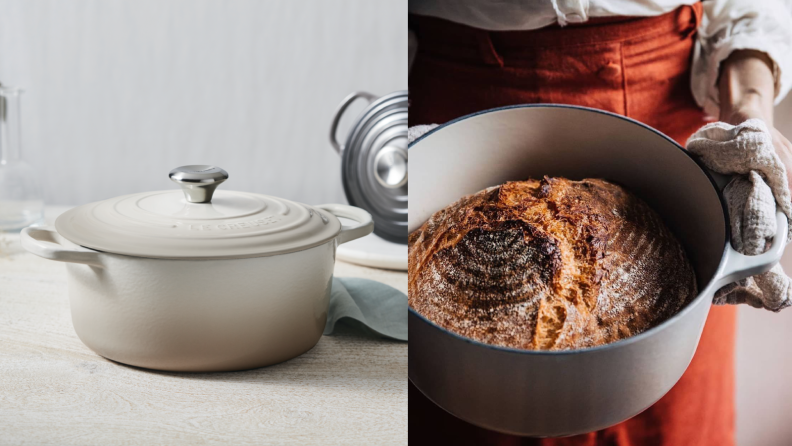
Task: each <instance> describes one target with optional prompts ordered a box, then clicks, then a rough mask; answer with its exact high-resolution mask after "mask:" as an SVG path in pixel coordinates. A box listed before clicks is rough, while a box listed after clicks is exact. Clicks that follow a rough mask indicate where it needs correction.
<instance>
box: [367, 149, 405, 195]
mask: <svg viewBox="0 0 792 446" xmlns="http://www.w3.org/2000/svg"><path fill="white" fill-rule="evenodd" d="M374 177H375V178H376V179H377V182H378V183H379V184H381V185H382V186H383V187H387V188H388V189H395V188H399V187H402V186H404V185H405V184H407V151H406V150H404V149H403V148H401V147H394V146H385V147H383V148H382V150H380V151H379V153H377V156H376V157H374Z"/></svg>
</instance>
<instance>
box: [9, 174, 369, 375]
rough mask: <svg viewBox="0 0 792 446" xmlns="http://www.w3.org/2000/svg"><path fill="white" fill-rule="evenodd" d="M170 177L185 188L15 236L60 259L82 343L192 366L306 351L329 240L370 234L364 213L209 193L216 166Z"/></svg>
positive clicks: (313, 336) (80, 211) (87, 210)
mask: <svg viewBox="0 0 792 446" xmlns="http://www.w3.org/2000/svg"><path fill="white" fill-rule="evenodd" d="M170 177H171V179H172V180H174V181H175V182H177V183H179V184H180V185H181V186H182V189H183V191H179V190H171V191H158V192H146V193H140V194H133V195H125V196H121V197H117V198H112V199H109V200H105V201H100V202H96V203H90V204H87V205H84V206H80V207H77V208H74V209H71V210H69V211H67V212H66V213H64V214H63V215H61V216H60V217H58V219H57V220H56V221H55V228H27V229H25V230H23V231H22V234H21V238H22V245H23V246H24V247H25V249H27V250H28V251H30V252H32V253H33V254H36V255H38V256H41V257H44V258H47V259H51V260H57V261H61V262H67V269H68V276H69V299H70V303H71V312H72V321H73V323H74V329H75V331H76V332H77V335H78V336H79V337H80V339H81V340H82V341H83V342H84V343H85V344H86V345H87V346H88V347H90V348H91V349H92V350H94V351H95V352H96V353H98V354H100V355H102V356H104V357H106V358H109V359H112V360H114V361H118V362H122V363H124V364H130V365H135V366H139V367H146V368H152V369H160V370H173V371H192V372H197V371H221V370H241V369H249V368H254V367H261V366H265V365H270V364H275V363H278V362H281V361H285V360H287V359H290V358H293V357H295V356H298V355H300V354H301V353H303V352H305V351H307V350H309V349H310V348H311V347H313V346H314V345H315V344H316V343H317V342H318V340H319V338H320V337H321V336H322V332H323V330H324V327H325V321H326V318H327V311H328V304H329V297H330V287H331V283H332V276H333V266H334V261H335V250H336V246H337V245H338V244H340V243H344V242H348V241H350V240H354V239H356V238H359V237H363V236H365V235H368V234H370V233H371V231H372V229H373V222H372V219H371V216H370V215H369V214H368V213H367V212H366V211H363V210H362V209H359V208H355V207H352V206H345V205H340V204H328V205H320V206H313V207H312V206H306V205H303V204H300V203H295V202H292V201H288V200H284V199H280V198H276V197H270V196H266V195H260V194H253V193H245V192H231V191H224V190H219V191H217V192H216V193H215V188H216V187H217V185H219V184H220V183H222V182H223V181H225V180H226V179H227V178H228V174H227V173H226V172H225V171H223V170H222V169H219V168H217V167H213V166H185V167H181V168H178V169H174V170H173V171H171V173H170ZM182 192H183V193H182ZM337 217H345V218H350V219H352V220H355V221H356V222H357V224H356V225H355V226H351V227H347V226H342V225H341V223H340V221H339V220H338V218H337Z"/></svg>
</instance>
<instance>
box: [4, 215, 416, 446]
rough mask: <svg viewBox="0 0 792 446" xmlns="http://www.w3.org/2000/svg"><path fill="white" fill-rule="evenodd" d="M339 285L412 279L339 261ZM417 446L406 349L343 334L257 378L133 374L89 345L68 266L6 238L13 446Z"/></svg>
mask: <svg viewBox="0 0 792 446" xmlns="http://www.w3.org/2000/svg"><path fill="white" fill-rule="evenodd" d="M57 211H58V210H57V209H56V210H54V212H48V217H49V218H51V217H52V215H54V214H55V213H57ZM335 273H336V275H337V276H339V277H365V278H370V279H374V280H378V281H381V282H383V283H386V284H388V285H391V286H393V287H395V288H398V289H400V290H402V291H405V292H406V288H407V274H406V273H402V272H393V271H385V270H377V269H371V268H365V267H360V266H355V265H351V264H348V263H343V262H340V261H339V262H337V264H336V268H335ZM406 443H407V344H406V343H400V342H393V341H387V340H384V339H379V338H373V337H369V336H366V335H363V334H358V333H357V332H355V331H354V330H353V329H352V328H349V327H344V326H339V328H338V330H337V334H334V335H333V336H323V337H322V339H321V340H320V341H319V344H317V346H316V347H314V348H313V349H312V350H311V351H309V352H307V353H305V354H304V355H302V356H299V357H297V358H295V359H292V360H290V361H287V362H285V363H282V364H278V365H274V366H270V367H264V368H260V369H255V370H249V371H244V372H232V373H203V374H190V373H171V372H158V371H152V370H145V369H140V368H136V367H130V366H125V365H122V364H119V363H115V362H113V361H109V360H107V359H105V358H102V357H101V356H99V355H97V354H96V353H94V352H93V351H91V350H90V349H88V347H86V346H85V345H83V343H82V342H80V340H79V339H78V338H77V335H76V334H75V333H74V329H73V328H72V324H71V315H70V312H69V300H68V293H67V289H66V268H65V266H64V265H63V264H60V263H58V262H53V261H48V260H44V259H41V258H39V257H36V256H33V255H32V254H29V253H27V252H26V251H24V250H23V249H22V247H21V246H20V244H19V236H18V235H17V234H0V444H1V445H6V444H36V445H38V444H42V445H44V444H52V445H131V444H146V445H151V444H168V445H179V444H189V445H211V444H234V445H252V444H326V445H335V444H338V445H341V444H343V445H347V444H367V445H368V444H378V445H379V444H406Z"/></svg>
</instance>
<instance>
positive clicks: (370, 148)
mask: <svg viewBox="0 0 792 446" xmlns="http://www.w3.org/2000/svg"><path fill="white" fill-rule="evenodd" d="M358 99H365V100H366V101H368V102H369V104H368V106H367V107H366V108H365V110H363V112H361V113H360V115H359V116H358V117H357V119H356V120H355V123H354V124H353V125H352V128H351V129H350V130H349V133H348V134H347V137H346V142H345V143H344V144H341V143H339V142H338V140H337V139H336V133H337V132H338V123H339V122H340V121H341V117H342V116H343V115H344V113H345V112H346V110H347V108H349V106H350V105H351V104H352V103H354V102H355V101H357V100H358ZM330 144H331V145H332V146H333V149H335V151H336V152H338V153H339V154H340V155H341V176H342V180H343V184H344V192H345V193H346V197H347V200H348V201H349V204H351V205H352V206H357V207H360V208H363V209H365V210H366V211H368V212H369V213H371V216H372V217H373V218H374V233H375V234H377V235H378V236H380V237H382V238H383V239H385V240H387V241H390V242H393V243H401V244H404V245H406V244H407V230H406V227H407V92H406V91H396V92H393V93H390V94H387V95H385V96H382V97H377V96H375V95H373V94H371V93H366V92H364V91H358V92H355V93H352V94H350V95H349V96H347V97H346V98H344V100H343V101H341V104H339V106H338V109H337V110H336V112H335V115H334V116H333V121H332V123H331V124H330Z"/></svg>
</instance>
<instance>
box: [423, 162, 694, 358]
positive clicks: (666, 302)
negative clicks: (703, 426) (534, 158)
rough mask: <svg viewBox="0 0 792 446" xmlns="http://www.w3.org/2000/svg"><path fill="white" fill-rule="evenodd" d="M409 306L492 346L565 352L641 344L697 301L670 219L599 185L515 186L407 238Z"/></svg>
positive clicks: (460, 205)
mask: <svg viewBox="0 0 792 446" xmlns="http://www.w3.org/2000/svg"><path fill="white" fill-rule="evenodd" d="M408 273H409V282H408V300H409V305H410V306H411V307H412V308H413V309H415V310H416V311H417V312H418V313H420V314H422V315H423V316H425V317H426V318H428V319H429V320H431V321H432V322H434V323H435V324H437V325H439V326H441V327H443V328H446V329H448V330H450V331H453V332H455V333H458V334H460V335H462V336H466V337H469V338H472V339H475V340H478V341H481V342H484V343H488V344H494V345H502V346H508V347H515V348H522V349H529V350H566V349H577V348H584V347H592V346H596V345H602V344H607V343H610V342H614V341H616V340H619V339H623V338H626V337H629V336H634V335H636V334H638V333H641V332H643V331H645V330H647V329H648V328H651V327H653V326H655V325H657V324H659V323H660V322H662V321H664V320H666V319H667V318H669V317H670V316H672V315H673V314H675V313H677V312H678V311H679V310H680V309H681V308H682V307H683V306H685V305H686V304H687V303H688V302H689V301H690V300H691V299H692V298H693V297H694V296H695V295H696V279H695V273H694V272H693V268H692V266H691V265H690V262H689V261H688V259H687V256H686V255H685V251H684V249H683V248H682V246H681V244H680V243H679V242H678V241H677V239H676V238H675V237H674V235H673V234H672V233H671V231H670V230H669V229H668V228H667V227H666V226H665V224H664V223H663V221H662V220H661V218H660V216H659V215H658V214H657V213H656V212H654V210H652V209H651V208H650V207H649V206H648V205H647V204H646V203H644V202H643V201H642V200H640V199H639V198H638V197H636V196H635V195H633V194H631V193H629V192H627V191H626V190H625V189H624V188H622V187H620V186H618V185H615V184H613V183H610V182H607V181H604V180H600V179H586V180H582V181H570V180H567V179H564V178H549V177H545V178H544V179H542V180H528V181H517V182H509V183H506V184H503V185H501V186H497V187H493V188H489V189H486V190H483V191H481V192H478V193H476V194H474V195H470V196H466V197H464V198H462V199H461V200H459V201H457V202H456V203H454V204H452V205H450V206H448V207H447V208H445V209H443V210H441V211H439V212H437V213H435V214H434V215H433V216H432V217H431V218H430V219H429V220H428V221H427V222H426V223H425V224H424V225H423V226H422V227H421V228H420V229H418V230H417V231H415V232H413V233H412V234H410V236H409V265H408Z"/></svg>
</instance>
